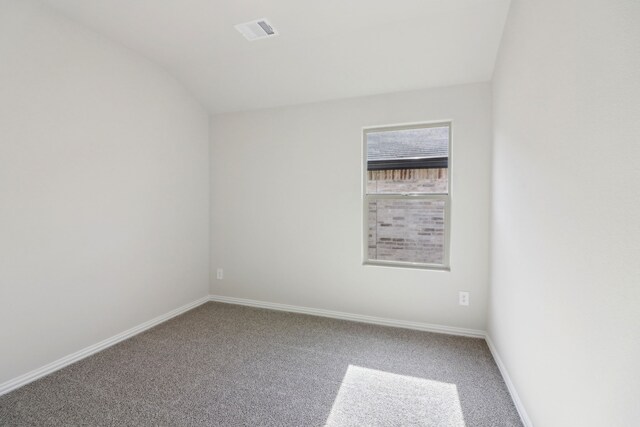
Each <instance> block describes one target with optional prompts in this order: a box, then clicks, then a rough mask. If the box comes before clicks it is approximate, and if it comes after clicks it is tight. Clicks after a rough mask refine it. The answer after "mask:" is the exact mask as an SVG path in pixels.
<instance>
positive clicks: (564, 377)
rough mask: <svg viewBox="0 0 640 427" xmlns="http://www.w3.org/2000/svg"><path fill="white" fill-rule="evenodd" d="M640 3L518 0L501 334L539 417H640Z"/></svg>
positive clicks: (500, 145) (506, 138)
mask: <svg viewBox="0 0 640 427" xmlns="http://www.w3.org/2000/svg"><path fill="white" fill-rule="evenodd" d="M639 23H640V3H638V2H637V1H634V0H626V1H625V0H587V1H570V0H560V1H558V0H535V1H533V0H514V1H513V2H512V9H511V12H510V16H509V19H508V24H507V28H506V30H505V35H504V40H503V44H502V47H501V52H500V55H499V60H498V66H497V71H496V75H495V78H494V103H495V110H494V120H495V121H494V133H495V146H494V155H493V163H494V176H493V213H492V219H493V220H492V242H493V244H492V247H493V251H492V255H493V256H492V288H491V289H492V290H491V308H490V321H489V332H490V334H491V336H492V338H493V340H494V342H495V344H496V346H497V348H498V351H499V354H500V355H501V357H502V359H503V362H504V363H505V365H506V367H507V370H508V371H509V373H510V376H511V378H512V380H513V382H514V384H515V386H516V389H517V390H518V393H519V395H520V397H521V398H522V401H523V403H524V405H525V407H526V409H527V412H528V413H529V416H530V418H531V420H532V422H533V424H534V425H536V426H545V427H553V426H563V427H565V426H580V427H588V426H631V425H638V423H639V422H640V406H639V405H638V400H639V399H640V308H639V307H640V244H639V242H640V166H639V165H640V139H639V135H640V119H639V118H640V50H639V47H640V25H639Z"/></svg>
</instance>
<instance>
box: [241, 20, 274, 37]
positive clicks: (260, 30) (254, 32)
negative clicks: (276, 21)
mask: <svg viewBox="0 0 640 427" xmlns="http://www.w3.org/2000/svg"><path fill="white" fill-rule="evenodd" d="M235 27H236V30H238V31H240V32H241V33H242V35H243V36H244V37H245V38H246V39H247V40H258V39H265V38H267V37H273V36H277V35H278V32H277V31H276V29H275V28H273V25H271V24H270V23H269V21H267V20H266V19H257V20H255V21H251V22H245V23H244V24H238V25H236V26H235Z"/></svg>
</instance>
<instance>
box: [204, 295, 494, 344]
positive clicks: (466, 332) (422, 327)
mask: <svg viewBox="0 0 640 427" xmlns="http://www.w3.org/2000/svg"><path fill="white" fill-rule="evenodd" d="M209 299H210V301H216V302H225V303H228V304H237V305H246V306H249V307H259V308H268V309H271V310H279V311H288V312H292V313H301V314H310V315H313V316H321V317H330V318H333V319H342V320H351V321H354V322H361V323H371V324H374V325H383V326H392V327H396V328H405V329H415V330H418V331H426V332H436V333H439V334H449V335H461V336H465V337H473V338H484V337H485V335H486V333H485V332H484V331H481V330H479V329H466V328H458V327H455V326H444V325H435V324H431V323H420V322H410V321H406V320H395V319H387V318H383V317H373V316H365V315H362V314H352V313H345V312H342V311H333V310H323V309H320V308H311V307H301V306H297V305H287V304H278V303H274V302H265V301H256V300H251V299H245V298H234V297H226V296H222V295H210V296H209Z"/></svg>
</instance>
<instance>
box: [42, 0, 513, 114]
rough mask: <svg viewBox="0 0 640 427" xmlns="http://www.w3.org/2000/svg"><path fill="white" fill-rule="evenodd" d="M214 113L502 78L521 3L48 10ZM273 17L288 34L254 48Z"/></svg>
mask: <svg viewBox="0 0 640 427" xmlns="http://www.w3.org/2000/svg"><path fill="white" fill-rule="evenodd" d="M43 1H44V2H45V3H48V4H50V5H52V6H54V7H55V8H57V9H59V10H60V11H62V12H63V13H64V14H65V15H67V16H69V17H71V18H72V19H74V20H76V21H78V22H80V23H82V24H84V25H85V26H87V27H90V28H92V29H94V30H96V31H98V32H100V33H102V34H104V35H106V36H107V37H109V38H111V39H112V40H115V41H117V42H120V43H121V44H123V45H125V46H127V47H129V48H131V49H134V50H135V51H137V52H139V53H141V54H142V55H144V56H146V57H148V58H149V59H151V60H153V61H155V62H156V63H158V64H160V65H161V66H162V67H164V68H165V69H167V70H168V71H169V72H170V73H172V74H173V75H174V76H175V77H176V78H178V79H179V80H180V81H181V82H182V83H183V84H184V85H185V86H186V87H187V88H188V89H189V90H190V91H191V92H192V93H193V94H194V95H195V96H196V97H197V98H198V99H200V100H201V101H202V102H203V104H205V105H206V106H207V107H208V108H209V109H210V111H211V112H212V113H222V112H229V111H240V110H250V109H258V108H266V107H274V106H281V105H291V104H300V103H307V102H316V101H322V100H327V99H336V98H347V97H354V96H363V95H372V94H378V93H388V92H397V91H404V90H413V89H422V88H428V87H435V86H448V85H453V84H462V83H471V82H480V81H488V80H490V79H491V76H492V73H493V67H494V63H495V58H496V54H497V51H498V46H499V43H500V38H501V35H502V29H503V27H504V23H505V19H506V14H507V10H508V8H509V1H510V0H43ZM258 18H267V19H269V21H270V22H271V23H272V24H273V25H274V27H275V28H276V29H277V30H278V31H279V33H280V35H279V36H277V37H273V38H267V39H262V40H256V41H251V42H250V41H247V40H245V38H244V37H243V36H242V35H241V34H240V33H239V32H237V31H236V30H235V29H234V25H235V24H239V23H243V22H246V21H251V20H254V19H258Z"/></svg>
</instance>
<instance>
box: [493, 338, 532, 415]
mask: <svg viewBox="0 0 640 427" xmlns="http://www.w3.org/2000/svg"><path fill="white" fill-rule="evenodd" d="M485 340H486V341H487V345H488V346H489V350H490V351H491V355H492V356H493V360H495V361H496V365H498V369H499V370H500V373H501V374H502V378H503V379H504V382H505V384H506V385H507V388H508V389H509V394H510V395H511V399H512V400H513V403H514V404H515V405H516V409H517V410H518V414H519V415H520V419H521V420H522V424H524V427H533V423H532V422H531V419H530V418H529V415H528V414H527V411H526V410H525V408H524V405H523V404H522V400H520V396H519V395H518V392H517V391H516V387H515V386H514V385H513V382H512V381H511V377H510V376H509V372H507V367H506V366H505V365H504V363H502V359H501V358H500V355H499V354H498V349H497V348H496V346H495V345H494V344H493V341H492V340H491V337H490V336H489V334H486V336H485Z"/></svg>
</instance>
